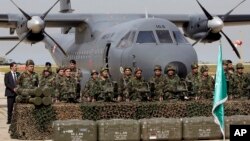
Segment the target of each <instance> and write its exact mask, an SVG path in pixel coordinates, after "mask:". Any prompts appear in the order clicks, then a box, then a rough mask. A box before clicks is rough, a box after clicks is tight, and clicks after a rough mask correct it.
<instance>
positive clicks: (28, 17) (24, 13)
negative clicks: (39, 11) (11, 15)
mask: <svg viewBox="0 0 250 141" xmlns="http://www.w3.org/2000/svg"><path fill="white" fill-rule="evenodd" d="M10 1H11V2H12V3H13V4H14V5H15V6H16V7H17V8H18V9H19V11H21V12H22V13H23V15H24V16H25V17H26V19H28V20H30V19H31V16H30V15H29V14H27V13H26V12H24V11H23V10H22V9H21V8H20V7H18V5H17V4H16V3H15V2H14V1H12V0H10Z"/></svg>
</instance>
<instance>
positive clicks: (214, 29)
mask: <svg viewBox="0 0 250 141" xmlns="http://www.w3.org/2000/svg"><path fill="white" fill-rule="evenodd" d="M196 1H197V3H198V4H199V6H200V7H201V9H202V11H203V12H204V14H205V15H206V17H207V19H208V28H209V30H208V31H207V33H206V34H205V35H204V36H203V37H201V38H200V39H199V40H197V41H196V42H194V43H193V44H192V45H193V46H194V45H195V44H197V43H199V42H200V41H202V40H203V39H205V38H206V37H207V36H208V35H209V34H210V33H221V34H222V35H224V37H225V38H226V39H227V41H228V42H229V44H230V45H231V47H232V49H233V51H234V52H235V54H236V55H237V56H238V58H241V57H240V54H239V52H238V50H237V48H236V47H235V46H234V44H233V42H232V41H231V40H230V38H229V37H228V36H227V35H226V34H225V33H224V32H223V30H222V28H223V26H224V21H225V20H226V19H227V17H228V16H229V15H230V14H231V13H232V12H233V10H235V9H236V8H237V7H238V6H239V5H240V4H242V3H243V2H245V1H246V0H243V1H241V2H240V3H239V4H237V5H236V6H235V7H234V8H233V9H231V10H230V11H229V12H227V13H226V14H225V15H224V16H223V17H222V18H219V17H218V16H214V17H213V16H211V14H210V13H209V12H208V11H207V10H206V9H205V8H204V7H203V6H202V5H201V4H200V2H199V1H198V0H196Z"/></svg>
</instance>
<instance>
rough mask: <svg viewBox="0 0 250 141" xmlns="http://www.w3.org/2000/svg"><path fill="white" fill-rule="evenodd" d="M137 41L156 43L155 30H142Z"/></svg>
mask: <svg viewBox="0 0 250 141" xmlns="http://www.w3.org/2000/svg"><path fill="white" fill-rule="evenodd" d="M136 43H156V40H155V36H154V33H153V31H140V32H139V33H138V37H137V40H136Z"/></svg>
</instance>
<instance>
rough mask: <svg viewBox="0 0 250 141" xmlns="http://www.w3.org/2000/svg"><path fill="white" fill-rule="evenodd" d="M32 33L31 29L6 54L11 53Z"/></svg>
mask: <svg viewBox="0 0 250 141" xmlns="http://www.w3.org/2000/svg"><path fill="white" fill-rule="evenodd" d="M30 34H31V31H29V32H28V33H27V34H26V35H25V36H24V37H23V38H22V39H21V40H20V41H19V42H18V43H17V44H16V45H15V46H14V47H13V48H12V49H11V50H9V51H8V52H7V53H5V55H8V54H10V53H11V52H12V51H13V50H14V49H15V48H16V47H17V46H18V45H19V44H20V43H21V42H22V41H23V40H24V39H26V38H27V36H29V35H30Z"/></svg>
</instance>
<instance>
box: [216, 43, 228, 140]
mask: <svg viewBox="0 0 250 141" xmlns="http://www.w3.org/2000/svg"><path fill="white" fill-rule="evenodd" d="M226 100H227V84H226V77H225V73H224V69H223V66H222V44H221V41H220V45H219V51H218V61H217V69H216V80H215V89H214V99H213V109H212V115H213V116H214V121H215V123H216V124H218V125H219V127H220V131H221V133H222V135H223V140H225V124H224V121H225V120H224V105H223V103H224V102H226Z"/></svg>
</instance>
